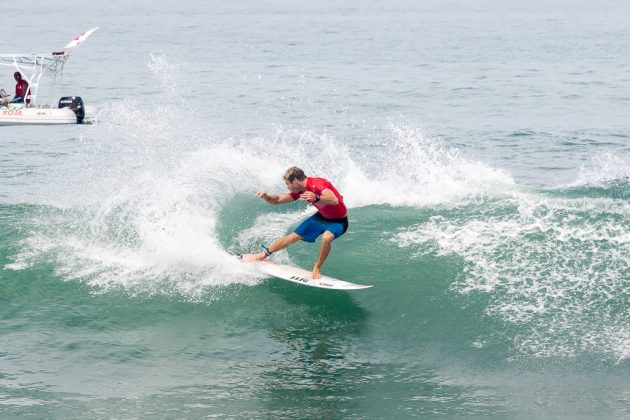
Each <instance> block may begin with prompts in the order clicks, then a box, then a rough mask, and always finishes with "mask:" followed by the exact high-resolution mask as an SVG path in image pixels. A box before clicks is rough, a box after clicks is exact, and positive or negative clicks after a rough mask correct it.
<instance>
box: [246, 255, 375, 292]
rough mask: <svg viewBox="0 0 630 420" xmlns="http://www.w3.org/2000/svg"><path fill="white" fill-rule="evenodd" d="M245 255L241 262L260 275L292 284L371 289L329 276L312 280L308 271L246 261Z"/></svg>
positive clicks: (321, 287)
mask: <svg viewBox="0 0 630 420" xmlns="http://www.w3.org/2000/svg"><path fill="white" fill-rule="evenodd" d="M247 255H251V254H244V255H242V256H241V257H242V258H241V259H242V261H243V262H245V263H247V264H253V265H255V266H256V268H257V269H258V270H260V271H261V272H262V273H265V274H267V275H269V276H272V277H277V278H279V279H282V280H287V281H290V282H292V283H296V284H301V285H304V286H311V287H318V288H320V289H332V290H358V289H367V288H369V287H372V285H365V284H355V283H350V282H348V281H344V280H339V279H336V278H334V277H329V276H322V277H321V278H319V279H313V278H312V277H311V272H310V271H308V270H304V269H302V268H299V267H294V266H291V265H283V264H276V263H274V262H272V261H268V260H265V261H247ZM243 257H244V258H243Z"/></svg>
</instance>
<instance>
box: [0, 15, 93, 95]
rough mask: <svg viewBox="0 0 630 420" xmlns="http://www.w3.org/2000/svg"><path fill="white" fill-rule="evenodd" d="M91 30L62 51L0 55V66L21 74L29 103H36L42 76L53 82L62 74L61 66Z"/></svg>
mask: <svg viewBox="0 0 630 420" xmlns="http://www.w3.org/2000/svg"><path fill="white" fill-rule="evenodd" d="M97 29H98V26H97V27H96V28H92V29H90V30H89V31H86V32H83V33H82V34H81V35H79V36H77V37H76V38H74V39H73V40H72V41H70V42H69V43H68V44H67V45H66V46H65V47H64V48H63V50H62V51H55V52H51V53H32V54H0V66H3V67H11V68H14V69H15V70H17V71H19V72H20V73H22V77H23V78H24V79H25V80H26V81H27V82H28V85H29V91H30V102H31V104H33V105H35V104H36V103H37V91H38V90H39V83H40V80H41V78H42V76H43V75H44V74H49V75H50V76H51V77H52V78H53V81H54V82H57V77H61V75H62V74H63V66H64V64H65V63H66V61H68V59H69V58H70V56H71V55H72V52H73V51H74V49H75V48H76V47H78V46H79V45H81V43H82V42H83V41H85V40H86V39H87V38H88V37H89V36H90V35H91V34H92V33H93V32H94V31H96V30H97Z"/></svg>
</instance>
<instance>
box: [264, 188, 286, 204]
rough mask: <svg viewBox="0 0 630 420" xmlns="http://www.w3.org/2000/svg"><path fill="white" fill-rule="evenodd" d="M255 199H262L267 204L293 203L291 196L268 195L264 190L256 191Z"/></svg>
mask: <svg viewBox="0 0 630 420" xmlns="http://www.w3.org/2000/svg"><path fill="white" fill-rule="evenodd" d="M256 197H258V198H262V199H263V200H265V201H266V202H267V203H269V204H286V203H291V202H293V201H295V200H293V197H291V194H288V193H287V194H277V195H269V194H267V191H265V190H261V191H258V192H257V193H256Z"/></svg>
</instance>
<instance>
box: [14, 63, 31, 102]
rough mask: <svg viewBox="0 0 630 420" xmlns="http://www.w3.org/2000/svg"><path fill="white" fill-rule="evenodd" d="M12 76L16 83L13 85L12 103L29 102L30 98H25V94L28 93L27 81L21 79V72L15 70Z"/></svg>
mask: <svg viewBox="0 0 630 420" xmlns="http://www.w3.org/2000/svg"><path fill="white" fill-rule="evenodd" d="M13 77H14V78H15V81H16V82H17V84H16V85H15V96H14V97H13V100H12V101H11V103H12V104H21V103H24V102H26V103H29V102H30V100H29V99H28V98H27V95H28V94H30V92H29V90H28V82H27V81H26V80H24V79H22V73H20V72H19V71H16V72H15V73H13Z"/></svg>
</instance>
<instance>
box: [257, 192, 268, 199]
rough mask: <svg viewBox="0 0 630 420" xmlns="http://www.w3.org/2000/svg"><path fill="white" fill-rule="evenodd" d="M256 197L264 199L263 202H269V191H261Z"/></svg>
mask: <svg viewBox="0 0 630 420" xmlns="http://www.w3.org/2000/svg"><path fill="white" fill-rule="evenodd" d="M256 197H258V198H262V199H263V200H265V201H267V199H268V198H269V194H267V191H265V190H260V191H258V192H257V193H256Z"/></svg>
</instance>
